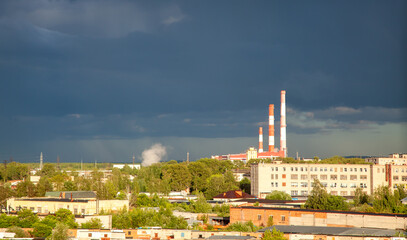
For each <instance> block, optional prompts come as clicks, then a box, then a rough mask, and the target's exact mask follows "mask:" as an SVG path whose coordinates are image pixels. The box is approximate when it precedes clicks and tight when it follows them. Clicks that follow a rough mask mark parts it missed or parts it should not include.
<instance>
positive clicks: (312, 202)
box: [304, 179, 329, 210]
mask: <svg viewBox="0 0 407 240" xmlns="http://www.w3.org/2000/svg"><path fill="white" fill-rule="evenodd" d="M328 197H329V195H328V193H327V191H326V190H325V188H324V187H323V186H322V184H321V182H319V181H318V179H314V183H313V188H312V191H311V194H310V195H309V196H308V198H307V201H306V202H305V204H304V207H305V208H308V209H321V210H326V207H327V205H328Z"/></svg>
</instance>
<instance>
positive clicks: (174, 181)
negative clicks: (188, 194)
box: [163, 164, 191, 191]
mask: <svg viewBox="0 0 407 240" xmlns="http://www.w3.org/2000/svg"><path fill="white" fill-rule="evenodd" d="M163 178H164V179H167V182H168V183H169V184H170V187H171V190H174V191H181V190H185V189H186V188H188V187H189V186H191V174H190V173H189V170H188V167H187V166H186V165H185V164H170V165H166V166H164V167H163Z"/></svg>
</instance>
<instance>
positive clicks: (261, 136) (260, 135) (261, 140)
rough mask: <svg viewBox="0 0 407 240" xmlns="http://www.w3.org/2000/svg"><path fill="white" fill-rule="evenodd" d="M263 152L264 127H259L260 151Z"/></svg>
mask: <svg viewBox="0 0 407 240" xmlns="http://www.w3.org/2000/svg"><path fill="white" fill-rule="evenodd" d="M262 152H263V128H262V127H259V153H262Z"/></svg>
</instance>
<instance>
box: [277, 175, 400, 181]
mask: <svg viewBox="0 0 407 240" xmlns="http://www.w3.org/2000/svg"><path fill="white" fill-rule="evenodd" d="M281 177H282V178H283V179H284V178H287V176H286V174H282V175H281ZM290 178H291V179H292V180H297V179H298V174H291V175H290ZM300 178H301V180H308V175H306V174H302V175H300ZM329 178H330V179H331V180H338V175H336V174H334V175H329ZM339 178H340V180H348V175H339ZM271 179H272V180H273V179H278V174H271ZM310 179H318V175H316V174H311V176H310ZM319 179H320V180H328V175H326V174H323V175H319ZM349 180H358V176H357V175H349ZM360 180H367V175H360ZM403 181H404V180H403ZM406 181H407V176H406Z"/></svg>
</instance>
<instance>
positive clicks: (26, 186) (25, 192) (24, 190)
mask: <svg viewBox="0 0 407 240" xmlns="http://www.w3.org/2000/svg"><path fill="white" fill-rule="evenodd" d="M36 190H37V189H36V187H35V185H34V183H32V182H31V181H30V180H29V179H26V180H24V181H22V182H20V183H18V184H17V189H16V195H17V197H35V196H36V195H37V191H36Z"/></svg>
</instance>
